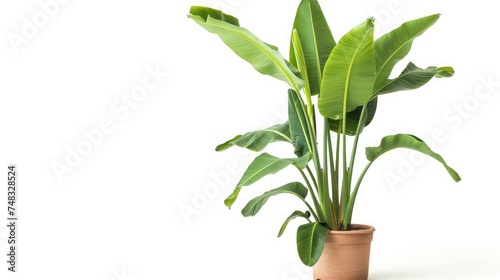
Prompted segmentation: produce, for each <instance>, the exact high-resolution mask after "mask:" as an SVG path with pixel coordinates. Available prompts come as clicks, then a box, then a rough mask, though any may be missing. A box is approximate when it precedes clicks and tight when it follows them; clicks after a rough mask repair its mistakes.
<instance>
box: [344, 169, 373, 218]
mask: <svg viewBox="0 0 500 280" xmlns="http://www.w3.org/2000/svg"><path fill="white" fill-rule="evenodd" d="M372 163H373V161H370V162H368V164H367V165H366V166H365V168H364V169H363V171H362V172H361V174H360V175H359V178H358V181H357V182H356V186H355V187H354V190H353V192H352V195H351V198H350V200H349V205H348V206H347V212H346V215H344V217H343V218H344V221H345V222H346V226H347V225H350V224H351V219H352V212H353V210H354V203H355V202H356V196H357V195H358V190H359V186H360V185H361V181H363V178H364V177H365V175H366V172H367V171H368V169H369V168H370V166H371V165H372Z"/></svg>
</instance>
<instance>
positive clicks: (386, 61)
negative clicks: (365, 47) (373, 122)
mask: <svg viewBox="0 0 500 280" xmlns="http://www.w3.org/2000/svg"><path fill="white" fill-rule="evenodd" d="M438 19H439V15H438V14H436V15H431V16H426V17H423V18H419V19H415V20H411V21H408V22H405V23H403V24H402V25H401V26H400V27H398V28H396V29H394V30H392V31H390V32H388V33H386V34H384V35H382V36H381V37H380V38H378V39H377V40H375V57H376V60H377V78H376V81H375V88H380V87H381V86H382V85H383V84H384V83H385V82H386V81H387V79H388V78H389V76H390V74H391V72H392V69H393V68H394V66H395V65H396V64H397V63H398V62H399V61H400V60H401V59H403V58H404V57H405V56H406V55H407V54H408V53H409V52H410V49H411V46H412V44H413V40H414V39H415V38H417V37H418V36H420V35H422V33H424V32H425V31H426V30H427V29H428V28H429V27H431V26H432V25H433V24H434V23H435V22H436V21H437V20H438Z"/></svg>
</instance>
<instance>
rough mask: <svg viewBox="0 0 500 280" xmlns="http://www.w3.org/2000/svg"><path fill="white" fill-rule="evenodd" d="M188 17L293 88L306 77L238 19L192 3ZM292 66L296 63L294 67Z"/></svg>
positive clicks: (263, 72) (268, 73) (261, 71)
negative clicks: (300, 76)
mask: <svg viewBox="0 0 500 280" xmlns="http://www.w3.org/2000/svg"><path fill="white" fill-rule="evenodd" d="M188 17H189V18H191V19H193V20H194V21H195V22H197V23H198V24H199V25H200V26H202V27H203V28H205V29H206V30H207V31H209V32H211V33H215V34H217V35H219V37H220V38H221V39H222V41H223V42H224V43H225V44H226V45H227V46H229V47H230V48H231V49H232V50H233V51H234V52H235V53H236V54H237V55H238V56H240V57H241V58H243V59H244V60H246V61H247V62H248V63H250V64H251V65H252V66H253V67H254V68H255V69H256V70H257V71H258V72H259V73H261V74H264V75H270V76H272V77H275V78H277V79H279V80H282V81H285V82H287V83H288V84H289V85H290V86H291V87H292V88H297V89H298V88H300V87H301V86H302V85H303V81H302V80H301V79H300V78H299V77H297V76H296V75H295V74H294V72H296V71H297V70H295V69H291V65H290V64H289V63H287V61H286V60H285V59H284V58H283V57H282V55H281V54H280V53H279V52H278V50H277V48H276V47H274V46H272V45H269V44H267V43H265V42H263V41H261V40H260V39H259V38H257V37H256V36H255V35H253V34H252V33H251V32H249V31H248V30H246V29H245V28H242V27H240V26H239V23H238V19H237V18H235V17H233V16H231V15H227V14H224V13H223V12H221V11H219V10H215V9H211V8H208V7H200V6H193V7H191V10H190V14H189V15H188ZM292 68H293V67H292Z"/></svg>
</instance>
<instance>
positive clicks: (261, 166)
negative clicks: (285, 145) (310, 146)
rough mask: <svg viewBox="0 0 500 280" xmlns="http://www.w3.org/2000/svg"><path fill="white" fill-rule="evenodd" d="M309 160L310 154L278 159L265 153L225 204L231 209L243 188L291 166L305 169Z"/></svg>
mask: <svg viewBox="0 0 500 280" xmlns="http://www.w3.org/2000/svg"><path fill="white" fill-rule="evenodd" d="M309 159H310V154H309V153H307V154H305V155H304V156H302V157H300V158H277V157H275V156H272V155H270V154H268V153H263V154H261V155H259V156H257V157H256V158H255V159H254V160H253V161H252V163H250V165H249V166H248V168H247V170H246V171H245V172H244V173H243V176H242V177H241V179H240V181H239V182H238V184H237V185H236V187H235V189H234V191H233V193H232V194H231V195H230V196H228V197H227V198H226V199H225V200H224V204H226V206H227V207H229V208H231V206H232V205H233V203H234V202H235V201H236V199H237V198H238V195H239V193H240V191H241V188H242V187H245V186H249V185H251V184H253V183H255V182H257V181H258V180H260V179H262V178H263V177H264V176H267V175H270V174H275V173H277V172H279V171H281V170H283V169H284V168H286V167H288V166H289V165H291V164H293V165H296V166H297V167H299V168H300V169H303V168H305V167H306V165H307V163H308V162H309Z"/></svg>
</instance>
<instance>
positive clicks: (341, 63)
mask: <svg viewBox="0 0 500 280" xmlns="http://www.w3.org/2000/svg"><path fill="white" fill-rule="evenodd" d="M373 28H374V27H373V19H371V18H370V19H368V20H366V21H365V22H364V23H362V24H360V25H358V26H356V27H355V28H353V29H352V30H351V31H349V32H348V33H347V34H346V35H344V36H343V37H342V39H340V41H339V42H338V44H337V45H336V46H335V48H333V50H332V53H331V54H330V57H329V58H328V61H327V62H326V65H325V69H324V73H323V79H322V82H321V94H320V96H319V101H318V107H319V111H320V112H321V114H322V115H323V116H325V117H327V118H330V119H334V120H338V119H342V118H343V114H344V112H345V113H347V112H351V111H353V110H355V109H356V108H357V107H359V106H363V105H366V104H367V103H368V102H369V101H370V97H371V95H372V92H373V83H374V82H375V55H374V48H373Z"/></svg>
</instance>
